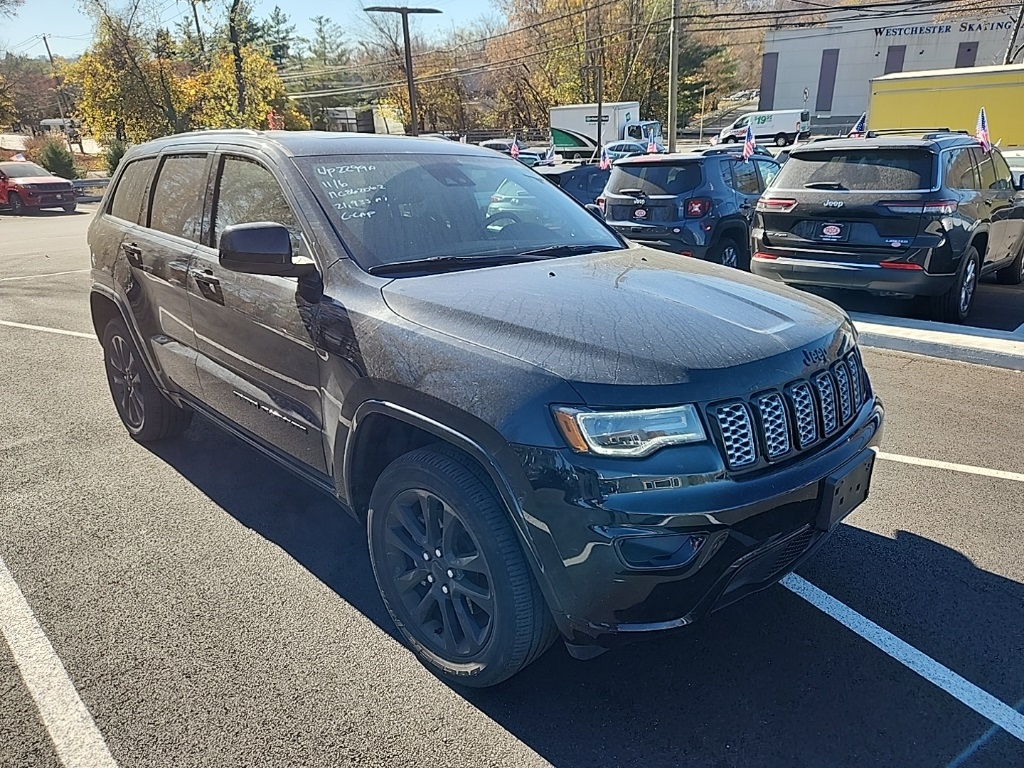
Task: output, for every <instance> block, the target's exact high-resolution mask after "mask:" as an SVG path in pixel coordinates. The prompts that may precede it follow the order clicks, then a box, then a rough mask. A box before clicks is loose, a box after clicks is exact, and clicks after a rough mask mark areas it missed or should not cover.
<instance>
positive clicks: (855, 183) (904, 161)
mask: <svg viewBox="0 0 1024 768" xmlns="http://www.w3.org/2000/svg"><path fill="white" fill-rule="evenodd" d="M934 161H935V155H933V154H932V153H931V152H929V151H927V150H925V149H915V148H910V147H894V148H891V149H890V148H888V147H865V148H864V149H806V150H796V151H794V152H791V153H790V155H789V160H788V161H787V162H786V164H785V165H784V166H782V170H781V171H780V172H779V177H778V179H777V180H776V182H775V185H774V187H775V189H788V190H800V189H804V188H806V186H807V185H808V184H816V183H817V184H820V183H828V184H834V183H837V182H838V183H839V184H842V185H843V187H845V188H846V189H849V190H869V191H887V190H917V189H931V188H932V178H933V175H932V169H933V164H934Z"/></svg>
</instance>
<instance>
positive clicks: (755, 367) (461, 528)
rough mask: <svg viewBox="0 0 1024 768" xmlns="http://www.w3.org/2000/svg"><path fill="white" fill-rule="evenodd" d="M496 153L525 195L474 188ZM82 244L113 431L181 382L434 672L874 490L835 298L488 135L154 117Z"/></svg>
mask: <svg viewBox="0 0 1024 768" xmlns="http://www.w3.org/2000/svg"><path fill="white" fill-rule="evenodd" d="M507 183H511V184H515V185H519V186H520V187H522V188H523V189H524V190H526V191H527V192H529V195H528V196H526V197H528V198H529V200H531V201H532V203H531V204H532V205H535V206H537V207H538V209H539V210H542V211H543V212H544V213H545V216H540V215H533V214H530V215H526V216H523V217H519V216H510V214H509V213H508V212H502V213H500V214H498V215H497V217H496V216H494V215H491V216H489V215H488V214H487V210H488V206H489V205H490V202H491V197H492V195H494V194H495V192H496V190H498V189H499V188H500V187H502V185H505V184H507ZM535 213H536V212H535ZM541 221H544V222H547V224H546V225H545V224H541V223H538V222H541ZM89 247H90V251H91V256H92V267H93V269H92V278H93V288H92V294H91V304H92V317H93V322H94V325H95V329H96V334H97V335H98V336H99V338H100V340H101V341H102V345H103V350H104V357H105V365H106V370H107V375H108V380H109V384H110V389H111V392H112V394H113V399H114V404H115V406H116V408H117V412H118V414H119V415H120V417H121V419H122V421H123V422H124V424H125V426H126V427H127V429H128V431H129V432H130V433H131V435H132V436H133V437H135V439H137V440H139V441H144V442H145V441H151V440H158V439H161V438H169V437H172V436H174V435H176V434H179V433H180V432H182V431H183V430H184V429H186V428H187V426H188V424H189V420H190V419H191V417H192V415H193V414H194V413H200V414H202V415H203V416H204V417H207V418H209V419H212V420H213V421H214V422H216V423H218V424H220V425H221V426H223V427H224V428H225V429H227V430H229V431H230V432H232V433H233V434H234V435H236V436H238V437H239V438H240V439H241V440H244V441H246V442H247V443H249V444H251V445H253V446H255V447H256V448H258V449H259V450H261V451H263V452H265V453H266V454H267V455H268V456H270V457H272V458H273V459H275V460H276V461H279V462H281V463H282V464H284V465H285V466H287V467H288V468H290V469H291V470H293V471H294V472H296V473H298V474H299V475H301V476H302V477H304V478H306V479H307V480H309V481H310V482H311V483H313V484H315V485H317V486H319V487H320V488H322V489H324V490H326V491H328V492H330V493H331V494H333V495H334V496H336V498H337V499H338V502H339V504H340V507H341V508H342V509H344V510H346V511H347V512H349V513H350V514H352V515H353V516H354V517H355V518H356V519H358V520H360V521H362V522H363V523H364V524H365V526H366V530H367V537H368V541H369V550H370V557H371V561H372V564H373V570H374V574H375V576H376V579H377V583H378V585H379V587H380V592H381V595H382V596H383V599H384V602H385V604H386V605H387V608H388V610H389V611H390V613H391V616H392V617H393V618H394V620H395V623H396V624H397V626H398V627H399V629H400V630H401V632H402V635H403V636H404V637H405V639H406V641H407V642H408V644H409V646H410V647H411V648H412V649H413V650H414V652H415V653H416V654H417V655H418V656H419V658H420V659H421V660H422V661H423V662H424V663H425V664H426V665H427V666H428V667H429V668H430V669H431V670H433V671H434V672H435V673H437V674H438V675H441V676H443V677H444V678H446V679H449V680H452V681H456V682H460V683H463V684H465V685H472V686H484V685H492V684H495V683H497V682H500V681H501V680H504V679H505V678H507V677H509V676H510V675H512V674H514V673H515V672H517V671H518V670H520V669H522V668H523V667H524V666H526V665H527V664H529V663H530V662H531V661H532V660H534V659H535V658H537V656H538V655H539V654H541V653H542V652H543V651H544V650H545V649H546V648H547V647H548V646H549V645H550V643H551V642H552V641H553V640H554V638H555V637H557V636H558V635H559V634H561V635H562V637H563V638H564V640H565V642H566V643H567V645H568V647H569V649H570V650H571V652H572V653H573V654H574V655H576V656H578V657H588V656H593V655H596V654H597V653H599V652H600V651H601V650H602V649H603V648H607V647H610V646H612V645H614V644H615V643H618V642H625V641H627V640H629V639H633V638H636V637H638V635H641V634H644V633H647V634H650V633H655V632H659V631H670V630H673V629H676V628H681V627H684V626H686V625H687V624H689V623H690V622H692V621H693V620H695V619H697V618H699V617H701V616H704V615H706V614H708V613H710V612H711V611H713V610H715V609H717V608H720V607H722V606H724V605H727V604H729V603H731V602H732V601H734V600H737V599H739V598H741V597H743V596H745V595H748V594H750V593H752V592H755V591H757V590H760V589H763V588H764V587H766V586H768V585H770V584H772V583H774V582H775V581H777V580H778V579H779V578H780V577H781V576H782V575H783V574H785V573H787V572H788V571H790V570H792V569H793V568H794V567H796V565H797V564H798V563H799V562H801V560H802V559H803V558H805V557H806V556H808V555H809V554H810V553H811V552H812V551H813V550H814V549H815V548H816V547H817V546H818V545H819V544H820V543H821V542H822V541H823V540H824V539H825V537H826V536H828V534H829V532H830V531H831V530H832V529H833V528H834V527H835V526H836V525H837V524H838V522H839V521H840V520H842V519H843V518H844V517H845V516H846V515H848V514H849V513H850V511H851V510H853V509H854V508H855V507H856V506H857V505H858V504H860V503H861V502H862V501H863V500H864V499H865V497H866V495H867V493H868V486H869V482H870V479H871V472H872V467H873V459H874V456H875V449H874V447H875V446H876V445H877V444H878V442H879V440H880V438H881V430H882V417H883V413H882V407H881V405H880V403H879V402H878V400H877V399H876V398H875V397H874V395H873V393H872V390H871V386H870V383H869V381H868V377H867V375H866V373H865V371H864V368H863V366H862V362H861V358H860V354H859V352H858V349H857V346H856V337H855V333H854V329H853V328H852V326H851V325H850V322H849V320H848V318H847V317H846V316H845V314H843V312H842V311H840V310H839V309H837V308H836V307H834V306H833V305H831V304H829V303H828V302H826V301H823V300H820V299H817V298H815V297H811V296H805V295H803V294H801V293H798V292H796V291H793V290H791V289H789V288H786V287H784V286H778V285H775V284H773V283H771V282H768V281H764V280H762V279H760V278H757V277H753V276H751V275H744V274H737V273H735V272H730V271H728V270H725V269H723V268H721V267H718V266H715V265H712V264H706V263H702V262H697V261H693V260H688V259H680V258H679V257H677V256H673V255H672V254H667V253H662V252H660V251H656V250H650V249H647V248H642V247H639V246H631V245H629V244H627V243H626V242H625V241H623V240H621V239H620V238H619V236H618V235H616V234H615V232H614V231H612V230H611V229H609V228H608V227H607V226H606V225H605V224H604V223H603V222H601V221H600V220H599V219H598V218H596V217H595V216H593V215H592V214H591V213H590V212H588V211H587V210H586V209H584V208H583V207H582V206H580V205H579V204H578V203H577V202H575V201H574V200H572V198H570V197H569V196H568V195H566V194H565V193H564V192H562V191H561V190H559V189H558V188H557V187H555V186H554V185H553V184H551V183H549V182H548V181H547V180H545V179H544V178H542V177H541V176H539V175H537V174H536V173H534V172H533V171H531V170H529V169H528V168H526V167H525V166H523V165H522V164H520V163H517V162H515V161H513V160H511V159H509V158H505V157H502V156H500V155H498V154H496V153H494V152H490V151H488V150H485V149H479V148H476V147H471V146H467V145H463V144H457V143H454V142H452V143H444V142H438V141H435V140H430V139H412V138H405V137H379V136H360V135H356V134H327V133H284V132H280V133H276V132H271V133H254V132H246V131H231V132H216V131H214V132H206V133H201V134H189V135H182V136H172V137H168V138H166V139H162V140H159V141H156V142H152V143H149V144H145V145H142V146H138V147H135V148H133V149H132V150H130V151H129V153H128V154H127V155H126V156H125V158H124V160H123V162H122V165H121V168H120V169H119V171H118V173H117V176H116V177H115V178H114V179H113V181H112V184H111V190H110V193H109V194H108V195H107V198H106V199H105V201H104V203H103V205H102V206H101V209H100V211H99V212H98V213H97V215H96V218H95V220H94V221H93V223H92V226H91V228H90V231H89Z"/></svg>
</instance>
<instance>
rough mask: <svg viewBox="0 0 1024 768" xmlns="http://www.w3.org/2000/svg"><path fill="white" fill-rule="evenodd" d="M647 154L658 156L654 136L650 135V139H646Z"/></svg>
mask: <svg viewBox="0 0 1024 768" xmlns="http://www.w3.org/2000/svg"><path fill="white" fill-rule="evenodd" d="M647 154H648V155H656V154H658V145H657V144H655V143H654V134H653V133H652V134H651V136H650V138H649V139H647Z"/></svg>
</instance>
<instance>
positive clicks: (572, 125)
mask: <svg viewBox="0 0 1024 768" xmlns="http://www.w3.org/2000/svg"><path fill="white" fill-rule="evenodd" d="M550 116H551V142H552V143H553V144H554V145H555V151H556V152H558V153H559V154H560V155H562V157H564V158H566V159H568V158H583V157H592V156H593V155H595V154H598V153H600V151H601V149H600V145H599V144H598V141H597V104H568V105H566V106H564V107H552V108H551V113H550ZM601 124H602V126H603V128H602V130H601V143H602V144H607V143H608V142H609V141H619V140H621V139H636V140H637V141H645V140H647V139H650V138H652V137H653V138H656V139H657V138H660V136H661V123H659V122H658V121H657V120H641V119H640V102H638V101H612V102H608V103H607V104H602V105H601Z"/></svg>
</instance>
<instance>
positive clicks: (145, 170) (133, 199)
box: [110, 157, 156, 224]
mask: <svg viewBox="0 0 1024 768" xmlns="http://www.w3.org/2000/svg"><path fill="white" fill-rule="evenodd" d="M155 165H156V158H152V157H147V158H145V159H144V160H136V161H134V162H131V163H129V164H128V165H127V166H125V169H124V173H122V174H121V179H120V180H119V181H118V182H117V187H116V188H115V189H114V197H113V199H112V200H111V202H110V215H111V216H116V217H117V218H119V219H124V220H125V221H130V222H132V223H133V224H138V223H140V222H141V221H142V220H143V217H142V216H141V215H140V214H141V213H142V206H143V203H144V201H145V198H146V189H147V187H148V186H149V180H150V178H151V177H152V175H153V166H155Z"/></svg>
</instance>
